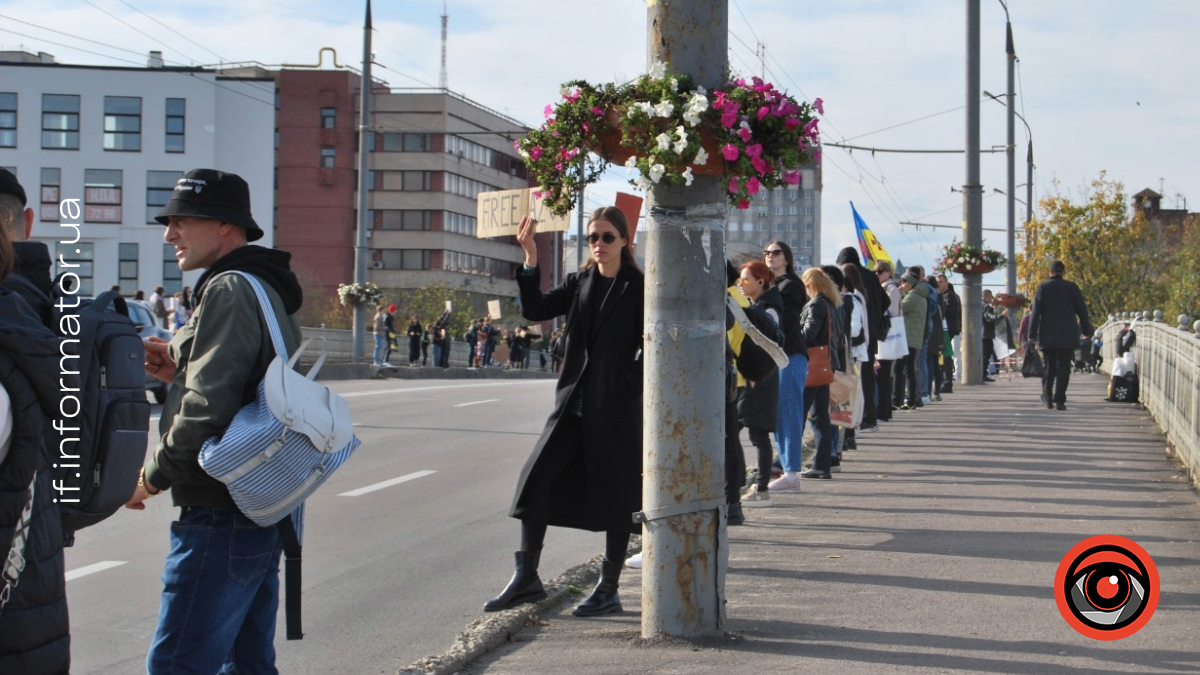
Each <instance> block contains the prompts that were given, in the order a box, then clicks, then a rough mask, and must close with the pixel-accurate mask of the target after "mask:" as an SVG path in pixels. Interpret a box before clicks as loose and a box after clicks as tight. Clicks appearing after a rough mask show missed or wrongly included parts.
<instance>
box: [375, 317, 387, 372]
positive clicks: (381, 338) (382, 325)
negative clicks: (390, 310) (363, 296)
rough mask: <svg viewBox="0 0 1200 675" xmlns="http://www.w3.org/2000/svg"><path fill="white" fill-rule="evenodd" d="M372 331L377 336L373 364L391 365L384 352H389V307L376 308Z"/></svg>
mask: <svg viewBox="0 0 1200 675" xmlns="http://www.w3.org/2000/svg"><path fill="white" fill-rule="evenodd" d="M372 333H373V334H374V336H375V353H374V357H373V359H372V361H371V365H372V366H375V367H376V368H380V367H389V364H388V363H387V361H386V360H385V359H384V354H385V353H386V352H387V307H385V306H383V305H379V306H378V307H376V308H375V320H374V324H373V325H372Z"/></svg>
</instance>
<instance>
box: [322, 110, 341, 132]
mask: <svg viewBox="0 0 1200 675" xmlns="http://www.w3.org/2000/svg"><path fill="white" fill-rule="evenodd" d="M336 126H337V108H321V128H322V129H332V128H334V127H336Z"/></svg>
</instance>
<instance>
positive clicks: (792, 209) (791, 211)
mask: <svg viewBox="0 0 1200 675" xmlns="http://www.w3.org/2000/svg"><path fill="white" fill-rule="evenodd" d="M788 215H789V216H797V215H800V207H798V206H796V205H795V204H792V205H790V206H788Z"/></svg>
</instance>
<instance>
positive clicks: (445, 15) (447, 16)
mask: <svg viewBox="0 0 1200 675" xmlns="http://www.w3.org/2000/svg"><path fill="white" fill-rule="evenodd" d="M449 22H450V12H449V10H448V9H447V8H446V0H442V77H441V80H440V81H439V83H438V84H439V85H440V86H441V87H442V89H447V88H448V86H447V84H446V25H447V24H448V23H449Z"/></svg>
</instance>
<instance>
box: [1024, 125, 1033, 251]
mask: <svg viewBox="0 0 1200 675" xmlns="http://www.w3.org/2000/svg"><path fill="white" fill-rule="evenodd" d="M1022 121H1024V120H1022ZM1025 130H1026V131H1029V122H1025ZM1031 220H1033V133H1032V132H1030V134H1029V154H1027V155H1025V231H1026V232H1029V221H1031Z"/></svg>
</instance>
